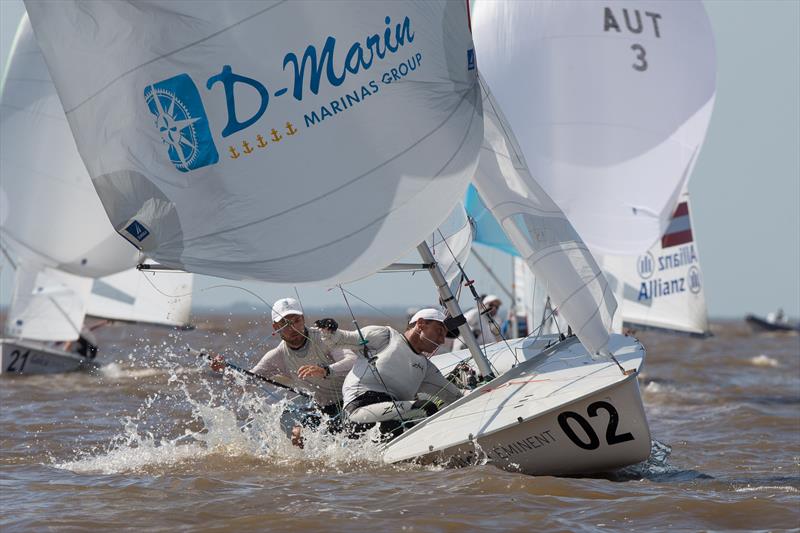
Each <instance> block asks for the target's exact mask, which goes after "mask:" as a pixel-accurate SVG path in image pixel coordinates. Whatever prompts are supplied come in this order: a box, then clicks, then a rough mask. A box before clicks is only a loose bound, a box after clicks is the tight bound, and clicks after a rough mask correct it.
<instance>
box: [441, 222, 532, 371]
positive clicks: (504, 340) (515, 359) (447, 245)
mask: <svg viewBox="0 0 800 533" xmlns="http://www.w3.org/2000/svg"><path fill="white" fill-rule="evenodd" d="M438 231H439V235H440V236H441V237H442V240H443V242H444V245H445V246H446V247H447V250H448V251H449V252H450V255H451V256H453V260H454V261H455V263H456V265H458V268H459V270H461V273H462V275H464V276H466V273H465V272H464V267H462V266H461V261H459V260H458V257H456V254H454V253H453V249H452V248H450V244H449V243H448V242H447V239H445V238H444V235H442V231H441V230H438ZM476 295H477V293H476ZM475 302H476V303H477V304H478V305H477V308H478V324H479V325H480V327H481V338H483V321H482V320H481V314H482V313H481V312H480V308H481V306H482V305H483V302H482V301H481V302H478V298H477V297H476V298H475ZM486 316H487V318H488V319H489V322H491V323H492V325H494V327H495V328H497V332H498V333H499V334H500V338H501V339H502V340H503V342H504V343H505V345H506V348H507V349H508V351H509V352H511V355H512V356H514V361H515V362H516V364H519V359H518V358H517V354H516V352H515V351H514V350H512V349H511V346H510V345H509V344H508V340H507V339H506V337H505V335H503V332H502V331H501V330H500V327H499V326H498V325H497V323H496V322H495V321H494V319H493V318H492V317H491V316H490V315H489V314H488V313H486ZM487 360H488V358H487ZM490 364H491V363H490ZM493 370H494V371H495V372H497V369H496V368H494V369H493Z"/></svg>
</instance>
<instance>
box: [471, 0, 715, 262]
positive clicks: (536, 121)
mask: <svg viewBox="0 0 800 533" xmlns="http://www.w3.org/2000/svg"><path fill="white" fill-rule="evenodd" d="M472 20H473V31H474V39H475V44H476V50H477V53H478V63H479V65H480V69H481V75H482V76H483V77H484V79H485V80H486V81H487V82H488V83H489V84H490V85H491V87H492V91H493V94H494V96H495V98H496V99H497V101H498V102H499V103H500V105H501V106H502V107H503V108H504V109H506V110H509V109H513V110H514V113H513V114H511V115H509V123H510V125H511V126H512V127H513V129H514V132H515V133H516V135H517V138H518V140H519V142H520V145H521V147H522V149H523V151H524V153H525V156H526V158H527V160H528V163H529V165H530V170H531V173H532V175H533V176H534V177H535V179H536V180H537V181H538V182H539V183H540V184H541V185H542V187H543V188H544V189H545V190H546V191H547V193H548V194H549V195H550V196H551V197H552V198H553V200H555V202H556V203H557V204H558V205H559V206H560V207H561V208H562V209H563V210H564V212H565V213H566V214H567V216H568V217H569V219H570V221H571V222H572V223H573V224H574V226H575V229H577V231H578V233H579V234H580V235H581V237H582V238H583V240H584V241H585V242H586V243H587V244H588V245H589V246H590V247H591V249H592V250H593V251H596V252H602V253H613V254H633V255H637V254H641V253H644V252H645V251H646V250H647V249H648V248H649V247H650V246H651V245H653V243H654V242H655V241H656V240H657V239H659V238H660V237H661V235H662V234H663V233H664V231H665V230H666V228H667V225H668V223H669V219H670V216H671V214H672V210H673V209H674V207H675V205H676V203H677V200H678V196H679V194H680V191H681V187H682V185H683V184H685V182H686V180H688V178H689V175H690V174H691V171H692V168H693V166H694V163H695V161H696V160H697V154H698V152H699V150H700V147H701V145H702V143H703V140H704V138H705V133H706V129H707V127H708V122H709V119H710V116H711V109H712V106H713V103H714V97H715V90H716V89H715V86H716V82H715V78H716V64H715V61H716V59H715V51H714V40H713V35H712V31H711V26H710V23H709V20H708V17H707V15H706V13H705V10H704V8H703V6H702V4H701V3H700V2H699V1H690V0H686V1H681V2H670V1H661V0H646V1H642V2H637V3H632V2H626V1H620V0H610V1H608V2H584V1H568V0H564V1H559V2H545V1H537V2H477V3H476V6H475V10H474V12H473V18H472Z"/></svg>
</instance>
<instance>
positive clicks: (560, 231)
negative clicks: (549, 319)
mask: <svg viewBox="0 0 800 533" xmlns="http://www.w3.org/2000/svg"><path fill="white" fill-rule="evenodd" d="M481 89H482V91H483V98H484V102H483V117H484V137H485V138H484V145H483V147H482V149H481V152H482V153H481V159H480V164H479V165H478V171H477V173H476V175H475V180H474V183H475V187H476V188H477V190H478V193H480V196H481V198H483V200H484V202H485V203H486V206H487V207H488V208H489V210H490V211H491V212H492V215H494V217H495V218H496V219H497V221H498V222H499V223H500V225H501V226H502V228H503V231H505V233H506V234H507V235H508V237H509V239H510V240H511V243H512V244H513V245H514V247H515V248H516V250H517V251H518V252H519V254H520V256H521V257H522V258H523V259H524V260H525V262H526V263H527V264H528V266H529V267H530V268H531V271H532V272H533V273H534V275H535V276H536V278H537V279H538V280H539V281H541V282H542V284H543V285H544V286H545V292H546V294H549V295H550V299H551V301H552V304H553V306H554V307H557V308H558V309H559V312H560V313H561V315H562V316H563V317H564V319H565V320H566V322H567V323H569V324H570V325H571V326H572V329H573V331H574V332H575V334H576V335H577V336H578V338H579V339H580V340H581V342H582V343H583V345H584V346H586V348H587V349H588V350H589V351H590V352H591V353H594V354H598V353H605V352H606V346H607V344H608V339H609V336H608V331H609V329H610V327H611V318H612V316H613V315H614V310H615V309H616V306H617V304H616V301H615V300H614V295H613V293H612V291H611V290H610V288H609V287H608V283H607V281H606V279H605V277H604V276H603V274H602V272H601V271H600V268H599V267H598V265H597V263H596V262H595V260H594V258H593V257H592V254H591V253H590V252H589V249H588V248H587V246H586V245H585V244H584V243H583V241H581V238H580V237H579V236H578V234H577V233H576V232H575V229H574V228H573V227H572V224H570V222H569V220H567V217H566V216H565V215H564V213H563V212H562V211H561V209H559V207H558V206H557V205H556V204H555V203H554V202H553V200H551V199H550V197H549V196H548V195H547V193H545V192H544V190H543V189H542V188H541V187H540V186H539V184H538V183H537V182H536V181H535V180H534V179H533V178H532V177H531V175H530V171H529V170H528V167H527V164H526V163H525V157H524V156H523V153H522V151H521V150H520V148H519V145H518V144H517V142H516V140H515V138H514V134H513V132H512V130H511V127H510V126H509V124H508V121H507V120H506V119H505V117H504V116H503V113H502V111H501V110H500V107H499V106H498V105H497V102H496V101H495V100H494V98H493V97H492V94H491V92H490V91H489V88H488V86H487V85H486V83H485V80H481Z"/></svg>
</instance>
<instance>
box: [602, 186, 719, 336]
mask: <svg viewBox="0 0 800 533" xmlns="http://www.w3.org/2000/svg"><path fill="white" fill-rule="evenodd" d="M699 254H700V251H699V249H698V246H697V241H696V239H695V237H694V233H693V232H692V226H691V219H690V209H689V194H688V192H686V191H684V192H683V194H681V197H680V200H679V201H678V206H677V207H676V208H675V212H674V213H673V215H672V219H671V221H670V224H669V226H668V227H667V230H666V232H665V233H664V236H663V237H662V238H661V239H660V240H659V241H658V242H656V244H654V245H653V246H652V247H651V248H650V249H649V250H648V251H647V252H646V253H644V254H641V255H639V256H638V257H636V256H615V255H598V261H599V262H600V264H601V265H602V267H603V270H604V271H605V272H606V277H608V280H609V283H610V284H611V286H612V287H614V293H615V294H616V295H617V301H619V302H620V308H619V309H618V310H617V314H616V316H615V317H614V329H615V330H617V331H625V330H643V329H652V330H659V331H665V332H671V333H682V334H688V335H692V336H698V337H706V336H708V335H710V334H711V332H710V329H709V324H708V311H707V309H706V299H705V290H704V283H703V274H702V271H701V269H700V255H699Z"/></svg>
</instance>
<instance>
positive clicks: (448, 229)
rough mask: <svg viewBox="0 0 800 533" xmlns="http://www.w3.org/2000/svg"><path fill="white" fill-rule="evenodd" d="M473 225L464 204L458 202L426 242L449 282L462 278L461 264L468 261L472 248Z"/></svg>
mask: <svg viewBox="0 0 800 533" xmlns="http://www.w3.org/2000/svg"><path fill="white" fill-rule="evenodd" d="M472 234H473V227H472V225H471V224H470V221H469V218H468V217H467V212H466V211H465V210H464V204H462V203H461V202H459V203H457V204H456V206H455V207H454V208H453V210H452V211H451V212H450V215H449V216H448V217H447V219H445V221H444V222H442V224H441V225H440V226H439V227H438V228H436V231H434V232H433V234H431V235H430V236H429V237H428V238H427V239H425V242H426V243H428V246H429V247H430V249H431V253H432V254H433V257H434V259H436V263H437V264H438V265H439V268H440V269H441V271H442V274H443V275H444V278H445V279H446V280H447V282H448V283H451V284H452V283H453V282H454V281H455V280H457V279H460V276H461V269H460V267H459V265H463V264H464V263H466V261H467V258H468V257H469V253H470V250H471V249H472Z"/></svg>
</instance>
